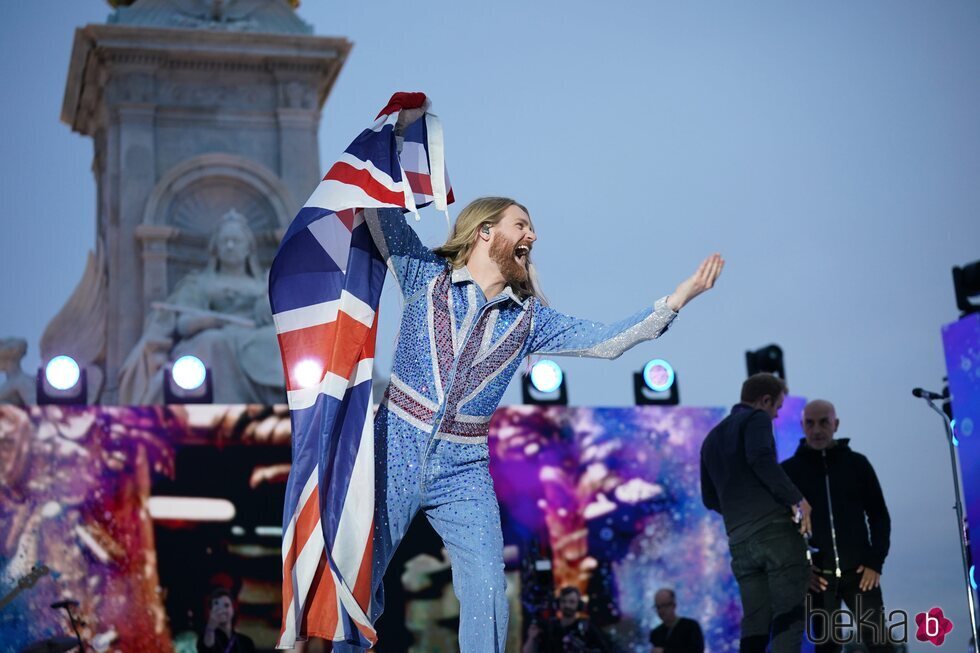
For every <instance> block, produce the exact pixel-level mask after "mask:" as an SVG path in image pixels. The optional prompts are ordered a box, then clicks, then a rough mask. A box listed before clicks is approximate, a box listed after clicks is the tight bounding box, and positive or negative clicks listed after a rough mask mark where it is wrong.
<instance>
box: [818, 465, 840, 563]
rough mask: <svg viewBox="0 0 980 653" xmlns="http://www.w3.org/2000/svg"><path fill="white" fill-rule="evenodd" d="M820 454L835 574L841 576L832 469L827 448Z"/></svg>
mask: <svg viewBox="0 0 980 653" xmlns="http://www.w3.org/2000/svg"><path fill="white" fill-rule="evenodd" d="M820 456H821V458H823V473H824V477H823V480H824V485H825V486H826V488H827V512H828V513H829V514H830V541H831V542H832V543H833V545H834V575H835V576H836V577H837V578H840V577H841V573H840V555H838V553H837V528H836V526H834V502H833V500H831V498H830V469H828V467H827V450H826V449H823V450H822V451H821V452H820Z"/></svg>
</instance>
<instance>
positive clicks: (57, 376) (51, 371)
mask: <svg viewBox="0 0 980 653" xmlns="http://www.w3.org/2000/svg"><path fill="white" fill-rule="evenodd" d="M80 377H81V370H80V369H79V367H78V363H76V362H75V359H74V358H72V357H71V356H55V357H54V358H52V359H51V360H50V361H48V364H47V365H45V366H44V378H45V379H47V381H48V383H50V384H51V387H52V388H54V389H55V390H71V389H72V388H74V387H75V384H76V383H78V380H79V378H80Z"/></svg>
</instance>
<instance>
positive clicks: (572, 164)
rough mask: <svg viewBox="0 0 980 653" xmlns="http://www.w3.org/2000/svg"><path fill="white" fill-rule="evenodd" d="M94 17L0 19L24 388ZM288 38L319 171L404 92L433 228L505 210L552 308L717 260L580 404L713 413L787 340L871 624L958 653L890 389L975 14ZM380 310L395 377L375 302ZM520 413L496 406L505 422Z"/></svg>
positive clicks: (375, 14) (975, 48)
mask: <svg viewBox="0 0 980 653" xmlns="http://www.w3.org/2000/svg"><path fill="white" fill-rule="evenodd" d="M467 4H468V5H474V4H475V3H467ZM109 11H110V9H109V7H108V5H107V4H106V3H105V2H103V1H102V0H74V1H73V2H64V1H63V0H57V1H55V0H35V1H34V2H31V3H5V5H4V7H3V9H2V10H0V12H2V13H0V15H2V18H3V20H2V21H0V52H2V56H0V75H2V79H3V80H4V83H5V86H6V89H7V90H6V92H5V93H4V99H3V100H2V101H0V124H3V125H4V129H3V132H2V135H0V145H2V151H3V153H4V157H3V162H2V163H0V172H2V174H0V210H2V215H3V218H2V220H3V230H2V233H3V236H2V242H3V247H2V248H0V251H2V252H3V254H2V256H0V299H2V302H3V306H4V310H3V311H2V312H0V337H2V336H7V335H20V336H25V337H27V338H28V340H29V342H30V348H31V349H30V352H29V356H28V360H27V363H28V366H36V365H37V363H38V358H37V341H38V338H39V337H40V334H41V332H42V331H43V328H44V326H45V324H46V323H47V321H48V320H49V319H50V318H51V317H52V316H53V315H54V314H55V313H56V312H57V310H58V309H59V308H60V307H61V306H62V304H63V303H64V301H65V299H66V298H67V297H68V295H69V293H70V292H71V290H72V288H73V287H74V285H75V283H76V282H77V280H78V278H79V277H80V275H81V272H82V270H83V268H84V263H85V256H86V252H87V251H88V250H89V249H90V248H92V247H94V232H95V229H94V226H95V222H94V219H95V214H94V207H95V198H94V194H95V186H94V181H93V179H92V176H91V173H90V166H91V157H92V146H91V142H90V141H89V140H88V139H87V138H83V137H81V136H79V135H77V134H74V133H72V132H71V131H70V130H69V128H68V127H67V126H66V125H64V124H62V123H60V121H59V113H60V108H61V100H62V94H63V91H64V84H65V76H66V73H67V67H68V58H69V53H70V48H71V44H72V38H73V30H74V28H75V27H78V26H82V25H84V24H86V23H91V22H104V20H105V19H106V16H107V15H108V13H109ZM299 13H300V15H301V16H302V17H303V18H304V19H305V20H306V21H308V22H310V23H312V24H313V26H314V28H315V31H316V33H317V34H320V35H336V36H344V37H346V38H348V39H350V40H351V41H353V42H354V49H353V51H352V53H351V56H350V58H349V60H348V62H347V65H346V67H345V68H344V70H343V71H342V73H341V75H340V77H339V79H338V80H337V83H336V86H335V87H334V89H333V92H332V94H331V95H330V98H329V99H328V101H327V105H326V107H325V109H324V112H323V120H322V124H321V130H320V151H321V162H322V164H323V167H324V168H326V167H327V166H328V165H329V163H330V162H332V160H333V159H334V158H335V157H336V156H337V154H339V153H340V152H341V151H342V150H343V148H344V147H346V145H347V144H348V143H349V142H350V141H351V140H352V139H353V137H354V136H355V135H356V134H357V133H358V132H359V131H360V130H361V129H362V128H364V127H366V126H367V125H368V124H370V122H371V120H372V118H373V117H374V116H375V114H376V113H377V111H378V109H380V108H381V107H382V106H383V105H384V104H385V102H386V100H387V99H388V97H389V95H390V94H391V93H392V92H393V91H396V90H422V91H425V92H426V93H427V94H428V95H429V96H430V97H431V98H432V100H433V110H434V112H435V113H437V114H438V115H440V116H441V117H442V119H443V124H444V127H445V131H446V152H447V161H448V165H449V169H450V173H451V175H452V179H453V185H454V187H455V191H456V197H457V198H459V200H460V203H459V204H457V205H456V206H455V207H454V210H453V215H455V212H456V211H458V209H459V208H461V207H462V206H463V205H464V204H465V203H466V202H467V201H469V200H471V199H473V198H475V197H478V196H480V195H489V194H503V195H510V196H513V197H515V198H517V199H519V200H520V201H521V202H522V203H524V204H526V205H527V206H528V207H529V209H530V211H531V215H532V218H533V219H534V220H535V225H536V227H537V231H538V236H539V241H538V243H537V246H536V248H535V252H534V256H535V259H536V261H537V264H538V267H539V270H540V271H541V274H542V279H543V283H544V286H545V291H546V292H547V294H548V295H549V298H550V299H551V301H552V303H553V304H554V305H555V306H556V307H557V308H559V309H561V310H564V311H566V312H569V313H572V314H576V315H581V316H584V317H590V318H595V319H600V320H613V319H618V318H619V317H622V316H625V315H627V314H629V313H632V312H633V311H634V310H636V309H637V308H638V307H640V306H641V305H643V304H645V303H649V302H653V301H654V300H655V299H657V298H658V297H660V296H662V295H665V294H667V293H669V292H670V291H671V290H672V289H673V287H674V286H675V285H676V284H677V283H678V282H679V281H680V280H681V279H682V278H684V277H685V276H687V275H688V274H689V273H690V272H692V271H693V270H694V268H695V266H696V265H697V263H698V262H699V261H700V260H701V258H703V257H704V256H705V255H707V254H709V253H711V252H713V251H720V252H721V253H722V254H723V255H724V256H725V257H726V259H727V261H728V265H727V267H726V269H725V273H724V275H723V276H722V279H721V281H720V283H719V285H718V287H717V289H716V290H714V291H712V292H711V293H709V294H708V295H706V296H705V297H703V298H700V299H698V300H696V301H695V302H694V303H693V304H692V305H690V306H689V307H687V308H685V309H684V311H683V312H682V315H681V316H680V318H679V319H678V321H677V322H676V323H675V325H674V326H673V327H672V328H671V330H670V332H669V333H668V334H667V335H666V336H665V337H664V338H663V339H662V340H660V341H656V342H653V343H646V344H644V345H641V346H639V347H637V348H636V349H634V350H632V351H630V352H627V353H626V354H625V355H624V356H623V357H622V358H620V359H619V360H617V361H613V362H608V361H587V360H577V359H571V360H560V361H559V362H561V364H562V365H563V367H564V368H565V370H566V373H567V376H568V380H569V392H570V395H571V400H572V402H573V403H575V404H583V405H626V404H630V403H632V395H631V392H632V390H631V378H630V374H631V372H632V371H634V370H636V369H639V368H640V367H641V366H642V365H643V363H644V362H645V361H646V360H648V359H649V358H651V357H654V356H655V355H656V356H658V357H664V358H667V359H668V360H670V361H671V362H672V363H673V364H674V366H675V367H676V368H677V370H678V378H679V380H680V389H681V400H682V401H683V402H684V403H686V404H690V405H727V404H731V403H733V402H734V401H735V400H736V399H737V395H738V387H739V384H740V383H741V381H742V379H743V378H744V376H745V368H744V355H743V352H744V351H745V350H746V349H755V348H757V347H760V346H762V345H765V344H768V343H770V342H776V343H779V344H780V345H781V346H782V347H783V349H784V350H785V356H786V368H787V376H788V380H789V383H790V387H791V389H792V391H793V393H794V394H797V395H803V396H807V397H811V398H813V397H824V398H826V399H829V400H831V401H833V402H834V403H835V404H836V405H837V408H838V413H839V416H840V418H841V432H840V433H839V435H840V436H841V437H851V438H852V442H851V444H852V447H853V448H855V449H857V450H858V451H860V452H862V453H865V454H866V455H867V456H868V457H869V459H870V460H871V461H872V463H873V464H874V465H875V466H876V468H877V471H878V475H879V477H880V479H881V482H882V485H883V488H884V491H885V496H886V499H887V501H888V503H889V507H890V509H891V512H892V519H893V530H892V553H891V555H890V556H889V559H888V561H887V562H886V565H885V570H884V571H885V574H884V576H883V578H882V582H883V587H884V591H885V601H886V606H887V607H888V608H889V609H904V610H908V611H910V612H912V613H915V612H919V611H922V610H925V609H928V608H930V607H933V606H936V605H938V606H941V607H942V608H943V609H944V611H945V612H946V614H947V615H948V616H950V618H952V620H953V622H954V624H955V625H956V628H955V630H954V631H953V633H952V635H951V637H950V641H949V642H948V643H947V644H946V646H947V647H951V650H963V649H964V648H965V645H966V637H967V630H968V627H967V624H968V620H967V616H966V607H965V597H964V596H963V590H962V589H961V588H962V585H961V580H960V575H959V552H958V547H957V544H956V524H955V519H954V513H953V511H952V509H951V507H952V505H953V497H952V481H951V477H950V471H949V458H948V452H947V450H946V447H945V443H944V438H943V434H942V430H941V423H940V422H939V421H938V418H936V416H935V415H934V414H933V413H932V412H931V411H929V410H928V409H927V408H926V407H925V406H924V405H922V404H921V403H919V400H915V399H913V398H912V396H911V394H910V392H909V391H910V389H911V388H912V387H913V386H918V385H922V386H925V387H929V388H934V389H938V388H939V387H940V386H941V380H942V377H943V376H944V374H945V371H944V363H943V355H942V342H941V339H940V331H939V329H940V326H941V325H942V324H944V323H946V322H949V321H952V320H954V319H956V317H957V311H956V308H955V301H954V297H953V290H952V282H951V278H950V267H951V266H953V265H962V264H966V263H969V262H971V261H973V260H975V259H976V258H978V256H980V219H978V218H977V216H978V213H980V212H978V208H980V183H978V179H980V120H978V119H977V108H978V107H980V39H978V38H977V34H978V33H980V4H977V3H976V2H972V1H959V0H946V1H944V2H941V3H924V2H913V1H904V0H887V1H886V0H869V1H867V2H862V3H851V2H840V1H830V2H822V3H804V2H797V1H790V2H775V1H759V2H753V3H724V2H700V1H698V2H685V3H677V2H660V1H658V2H640V1H639V0H631V1H625V0H624V1H622V2H610V3H594V2H577V1H575V2H573V1H570V0H567V1H565V2H556V1H551V0H548V1H544V2H536V3H527V2H517V1H513V0H501V1H499V2H494V3H480V4H479V6H466V7H462V6H461V3H458V2H449V1H448V0H434V1H432V2H427V3H413V4H412V5H411V8H410V9H409V8H408V7H407V6H406V5H405V4H404V3H395V2H391V1H389V0H384V1H379V2H376V3H372V7H371V8H370V9H368V8H366V6H365V5H364V4H363V3H340V2H330V3H327V2H324V1H323V0H305V2H303V4H302V6H301V8H300V10H299ZM311 190H312V189H311ZM419 231H420V233H421V235H422V238H423V240H424V241H425V242H427V243H428V244H431V245H436V244H439V243H441V242H442V239H443V238H444V237H445V234H446V225H445V222H444V219H443V217H442V216H441V215H439V214H437V213H435V212H430V211H426V212H424V213H423V222H422V224H421V225H419ZM388 290H389V291H390V290H393V284H389V288H388ZM382 311H383V313H382V315H383V316H385V315H387V316H388V317H387V319H385V318H384V317H383V318H382V325H383V326H382V333H381V336H380V344H381V351H380V353H379V361H380V362H381V363H382V365H387V363H388V362H389V361H390V356H391V349H392V346H393V341H394V337H395V331H396V327H397V324H396V320H395V316H396V315H397V311H398V302H397V299H396V298H395V293H393V292H386V296H385V301H384V303H383V304H382ZM519 398H520V393H519V384H518V383H517V382H516V381H515V382H514V383H513V384H512V386H511V388H510V389H509V390H508V393H507V395H506V398H505V400H506V401H507V402H511V403H513V402H517V401H519ZM682 611H683V610H682ZM929 646H931V645H920V644H918V643H916V642H914V641H913V642H912V643H911V644H910V647H911V648H912V649H914V650H926V647H929Z"/></svg>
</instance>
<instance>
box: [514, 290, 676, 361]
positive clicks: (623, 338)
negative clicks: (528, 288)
mask: <svg viewBox="0 0 980 653" xmlns="http://www.w3.org/2000/svg"><path fill="white" fill-rule="evenodd" d="M675 317H677V313H675V312H674V311H672V310H670V308H669V307H668V306H667V298H666V297H664V298H662V299H659V300H657V303H656V304H654V305H653V307H652V308H645V309H643V310H642V311H639V312H637V313H634V314H633V315H631V316H629V317H628V318H626V319H624V320H620V321H619V322H614V323H613V324H602V323H599V322H592V321H591V320H583V319H581V318H577V317H571V316H569V315H565V314H564V313H560V312H558V311H556V310H555V309H553V308H549V307H547V306H538V307H537V308H536V309H535V312H534V325H533V327H532V330H531V338H530V349H529V353H532V354H554V355H560V356H587V357H590V358H618V357H619V356H620V355H622V353H623V352H624V351H626V350H627V349H629V348H630V347H632V346H634V345H636V344H638V343H640V342H643V341H645V340H652V339H653V338H657V337H659V336H660V334H662V333H663V332H664V331H666V330H667V327H668V326H670V323H671V322H673V320H674V318H675Z"/></svg>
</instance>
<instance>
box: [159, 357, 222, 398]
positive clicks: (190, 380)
mask: <svg viewBox="0 0 980 653" xmlns="http://www.w3.org/2000/svg"><path fill="white" fill-rule="evenodd" d="M163 374H164V382H163V400H164V402H165V403H167V404H210V403H212V397H213V396H214V392H213V385H212V382H211V372H210V370H208V368H207V367H205V365H204V363H203V362H202V361H201V359H200V358H198V357H197V356H181V357H180V358H178V359H177V360H175V361H174V362H173V363H168V364H167V365H166V367H165V368H164V370H163Z"/></svg>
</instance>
